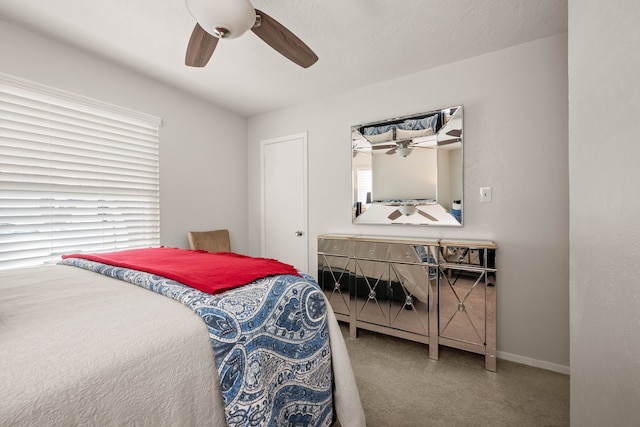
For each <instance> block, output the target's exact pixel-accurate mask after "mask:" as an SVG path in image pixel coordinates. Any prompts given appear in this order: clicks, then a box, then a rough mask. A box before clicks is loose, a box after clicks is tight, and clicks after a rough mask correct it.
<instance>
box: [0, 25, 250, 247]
mask: <svg viewBox="0 0 640 427" xmlns="http://www.w3.org/2000/svg"><path fill="white" fill-rule="evenodd" d="M0 40H2V43H0V72H4V73H7V74H12V75H14V76H18V77H21V78H24V79H28V80H32V81H35V82H38V83H43V84H47V85H50V86H54V87H57V88H59V89H64V90H68V91H72V92H76V93H79V94H81V95H84V96H89V97H92V98H96V99H99V100H102V101H106V102H110V103H112V104H116V105H119V106H123V107H127V108H131V109H134V110H138V111H141V112H145V113H149V114H153V115H156V116H160V117H161V118H162V121H163V125H162V127H161V128H160V188H161V190H160V224H161V225H160V227H161V243H162V244H164V245H166V246H177V247H188V242H187V237H186V233H187V231H189V230H206V229H212V228H228V229H229V230H230V234H231V240H232V249H233V250H235V251H238V252H246V251H247V250H248V240H247V239H248V236H247V231H246V224H247V220H248V219H247V218H248V216H247V213H246V212H247V196H246V194H247V193H246V191H247V190H246V188H247V172H246V170H247V169H246V168H247V165H246V161H247V160H246V159H247V145H246V138H247V133H246V131H247V120H246V119H245V118H242V117H240V116H237V115H234V114H231V113H229V112H227V111H226V110H223V109H219V108H216V107H213V106H212V105H210V104H207V103H204V102H202V101H200V100H198V99H195V98H194V97H191V96H188V95H185V94H183V93H181V92H180V91H178V90H175V89H172V88H169V87H167V86H166V85H163V84H160V83H158V82H155V81H153V80H150V79H148V78H144V77H141V76H140V75H139V74H136V73H134V72H131V71H129V70H127V69H125V68H122V67H118V66H116V65H114V64H113V63H110V62H106V61H103V60H101V59H99V58H97V57H95V56H92V55H89V54H85V53H82V52H80V51H78V50H75V49H72V48H69V47H67V46H64V45H61V44H59V43H55V42H53V41H51V40H49V39H47V38H44V37H41V36H39V35H36V34H34V33H31V32H28V31H26V30H24V29H21V28H20V27H17V26H15V25H13V24H10V23H8V22H5V21H2V20H0Z"/></svg>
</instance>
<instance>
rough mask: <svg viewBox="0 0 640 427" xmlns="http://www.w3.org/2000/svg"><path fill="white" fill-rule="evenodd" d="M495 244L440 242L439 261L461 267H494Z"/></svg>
mask: <svg viewBox="0 0 640 427" xmlns="http://www.w3.org/2000/svg"><path fill="white" fill-rule="evenodd" d="M495 254H496V245H495V244H493V243H491V242H456V241H446V242H445V241H443V242H441V243H440V250H439V261H440V262H441V263H443V264H456V265H460V266H461V267H465V266H466V267H480V268H489V269H493V268H495Z"/></svg>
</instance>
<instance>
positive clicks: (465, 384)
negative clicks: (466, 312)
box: [336, 325, 569, 427]
mask: <svg viewBox="0 0 640 427" xmlns="http://www.w3.org/2000/svg"><path fill="white" fill-rule="evenodd" d="M359 332H360V333H359V337H358V338H357V339H351V338H349V337H348V336H349V334H348V328H347V327H346V326H345V325H342V333H343V335H344V337H345V341H346V343H347V349H348V351H349V355H350V357H351V363H352V365H353V370H354V372H355V376H356V381H357V383H358V388H359V390H360V397H361V399H362V405H363V407H364V412H365V415H366V417H367V426H369V427H384V426H390V427H400V426H518V427H521V426H536V427H537V426H568V425H569V376H568V375H563V374H559V373H556V372H551V371H546V370H543V369H537V368H532V367H529V366H526V365H520V364H517V363H513V362H507V361H504V360H500V359H498V363H497V365H498V368H497V372H496V373H493V372H489V371H486V370H485V369H484V356H482V355H479V354H473V353H467V352H464V351H460V350H456V349H451V348H448V347H443V346H441V347H440V360H438V361H435V360H431V359H429V356H428V347H427V346H426V345H424V344H418V343H414V342H411V341H406V340H402V339H398V338H394V337H388V336H385V335H382V334H377V333H374V332H368V331H364V330H360V331H359ZM336 426H339V423H337V424H336Z"/></svg>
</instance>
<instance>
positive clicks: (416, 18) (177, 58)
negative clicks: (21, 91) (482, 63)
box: [0, 0, 567, 116]
mask: <svg viewBox="0 0 640 427" xmlns="http://www.w3.org/2000/svg"><path fill="white" fill-rule="evenodd" d="M211 1H215V0H211ZM238 1H243V0H238ZM252 3H253V5H254V7H256V8H258V9H261V10H264V11H265V12H266V13H268V14H269V15H270V16H271V17H273V18H275V19H276V20H278V21H279V22H280V23H282V24H283V25H285V26H286V27H287V28H289V29H290V30H291V31H292V32H294V33H295V34H296V35H297V36H298V37H299V38H300V39H302V40H303V41H304V42H305V43H306V44H307V45H308V46H309V47H311V49H313V50H314V52H315V53H316V54H317V55H318V57H319V58H320V59H319V61H318V62H317V63H316V64H315V65H313V66H312V67H310V68H308V69H303V68H300V67H298V66H297V65H295V64H293V63H292V62H289V61H288V60H287V59H285V58H284V57H282V56H281V55H280V54H278V53H277V52H276V51H274V50H273V49H271V48H270V47H269V46H268V45H266V44H265V43H264V42H263V41H262V40H260V39H259V38H258V37H256V36H255V35H254V34H253V33H251V32H248V33H246V34H244V35H243V36H241V37H240V38H237V39H233V40H223V41H221V42H220V43H219V44H218V47H217V49H216V51H215V53H214V55H213V57H212V58H211V61H210V62H209V64H208V65H207V66H206V67H204V68H201V69H198V68H190V67H186V66H185V65H184V54H185V49H186V46H187V43H188V40H189V37H190V35H191V31H192V29H193V26H194V25H195V21H194V19H193V18H192V17H191V15H189V13H188V12H187V9H186V7H185V4H184V1H183V0H108V1H97V0H47V1H42V0H0V18H1V19H4V20H7V21H12V22H15V23H17V24H20V25H22V26H24V27H27V28H29V29H31V30H33V31H35V32H38V33H41V34H44V35H46V36H47V37H51V38H53V39H55V40H58V41H60V42H62V43H65V44H68V45H72V46H76V47H79V48H80V49H84V50H87V51H90V52H92V53H94V54H96V55H99V56H101V57H104V58H106V59H109V60H111V61H113V62H116V63H119V64H121V65H124V66H126V67H128V68H130V69H133V70H135V71H138V72H141V73H144V74H147V75H149V76H151V77H152V78H154V79H156V80H159V81H162V82H165V83H169V84H171V85H173V86H176V87H178V88H181V89H183V90H185V91H188V92H191V93H194V94H197V95H198V96H201V97H204V98H206V99H207V100H209V101H211V102H212V103H215V104H217V105H220V106H222V107H225V108H227V109H229V110H232V111H234V112H236V113H238V114H241V115H243V116H252V115H255V114H259V113H262V112H266V111H270V110H274V109H277V108H281V107H285V106H288V105H293V104H296V103H299V102H302V101H305V100H309V99H313V98H316V97H319V96H323V95H327V94H330V93H337V92H343V91H346V90H349V89H353V88H357V87H362V86H366V85H369V84H373V83H376V82H379V81H384V80H389V79H392V78H395V77H400V76H403V75H407V74H411V73H414V72H417V71H420V70H423V69H427V68H432V67H435V66H438V65H442V64H447V63H450V62H454V61H458V60H461V59H465V58H469V57H472V56H477V55H482V54H484V53H487V52H491V51H495V50H499V49H503V48H506V47H509V46H514V45H517V44H521V43H525V42H527V41H530V40H535V39H538V38H542V37H546V36H550V35H553V34H558V33H562V32H566V31H567V0H449V1H440V0H253V1H252Z"/></svg>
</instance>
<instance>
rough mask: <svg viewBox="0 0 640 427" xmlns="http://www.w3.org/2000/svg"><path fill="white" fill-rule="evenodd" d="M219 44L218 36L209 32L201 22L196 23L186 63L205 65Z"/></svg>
mask: <svg viewBox="0 0 640 427" xmlns="http://www.w3.org/2000/svg"><path fill="white" fill-rule="evenodd" d="M217 44H218V38H217V37H214V36H212V35H211V34H209V33H207V32H206V31H205V30H203V29H202V27H201V26H200V24H197V23H196V26H195V28H194V29H193V32H192V33H191V38H190V39H189V45H188V46H187V55H186V57H185V60H184V63H185V64H186V65H188V66H190V67H204V66H205V65H207V62H209V59H210V58H211V55H213V51H214V50H215V49H216V45H217Z"/></svg>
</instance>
